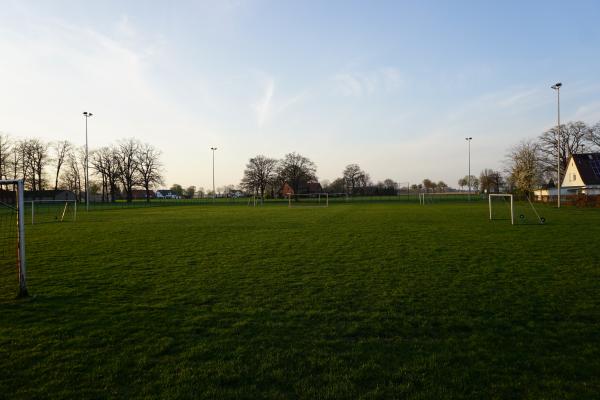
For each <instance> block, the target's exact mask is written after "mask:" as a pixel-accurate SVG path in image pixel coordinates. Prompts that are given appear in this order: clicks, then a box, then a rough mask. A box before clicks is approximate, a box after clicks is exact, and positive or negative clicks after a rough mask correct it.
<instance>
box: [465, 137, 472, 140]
mask: <svg viewBox="0 0 600 400" xmlns="http://www.w3.org/2000/svg"><path fill="white" fill-rule="evenodd" d="M472 139H473V138H472V137H466V138H465V140H472Z"/></svg>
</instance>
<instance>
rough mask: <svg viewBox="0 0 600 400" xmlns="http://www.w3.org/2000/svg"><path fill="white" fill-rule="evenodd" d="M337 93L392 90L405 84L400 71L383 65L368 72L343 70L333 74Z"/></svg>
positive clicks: (368, 92) (363, 94)
mask: <svg viewBox="0 0 600 400" xmlns="http://www.w3.org/2000/svg"><path fill="white" fill-rule="evenodd" d="M332 80H333V82H334V83H335V87H336V91H337V93H339V94H341V95H343V96H349V97H361V96H368V95H373V94H375V93H378V92H384V93H385V92H391V91H394V90H397V89H399V88H400V87H402V85H403V84H404V81H403V79H402V75H401V73H400V71H399V70H398V69H396V68H393V67H383V68H378V69H375V70H372V71H367V72H341V73H338V74H336V75H334V76H333V78H332Z"/></svg>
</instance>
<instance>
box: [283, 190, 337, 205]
mask: <svg viewBox="0 0 600 400" xmlns="http://www.w3.org/2000/svg"><path fill="white" fill-rule="evenodd" d="M288 207H290V208H294V207H329V194H328V193H308V194H291V193H290V194H288Z"/></svg>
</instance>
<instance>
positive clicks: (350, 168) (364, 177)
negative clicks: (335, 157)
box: [342, 164, 370, 193]
mask: <svg viewBox="0 0 600 400" xmlns="http://www.w3.org/2000/svg"><path fill="white" fill-rule="evenodd" d="M342 176H343V177H344V181H345V182H346V187H347V188H348V189H347V190H348V192H349V193H354V192H355V190H356V188H360V187H365V186H367V184H368V183H369V181H370V178H369V175H368V174H367V173H366V172H365V171H363V170H362V169H361V168H360V166H359V165H358V164H348V165H346V168H344V171H343V172H342Z"/></svg>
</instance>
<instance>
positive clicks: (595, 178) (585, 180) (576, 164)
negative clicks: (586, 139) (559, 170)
mask: <svg viewBox="0 0 600 400" xmlns="http://www.w3.org/2000/svg"><path fill="white" fill-rule="evenodd" d="M562 187H563V188H565V189H566V190H567V191H568V193H569V194H586V195H592V196H597V195H600V153H582V154H573V155H571V157H570V158H569V163H568V164H567V170H566V171H565V177H564V179H563V183H562ZM561 193H562V190H561Z"/></svg>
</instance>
